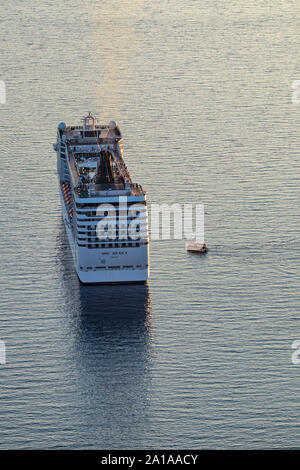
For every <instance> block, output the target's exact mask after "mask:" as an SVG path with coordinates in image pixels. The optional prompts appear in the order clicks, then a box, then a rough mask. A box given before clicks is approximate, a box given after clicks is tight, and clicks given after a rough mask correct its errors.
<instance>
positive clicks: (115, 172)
mask: <svg viewBox="0 0 300 470" xmlns="http://www.w3.org/2000/svg"><path fill="white" fill-rule="evenodd" d="M53 147H54V150H55V151H56V152H57V171H58V180H59V192H60V197H61V205H62V213H63V219H64V223H65V227H66V232H67V236H68V240H69V244H70V248H71V251H72V256H73V261H74V265H75V269H76V272H77V274H78V277H79V280H80V281H81V282H82V283H84V284H109V283H117V284H119V283H145V282H146V281H147V279H148V276H149V236H148V214H147V201H146V194H145V191H144V190H143V188H142V187H141V185H139V184H136V183H133V182H132V180H131V177H130V174H129V171H128V169H127V167H126V164H125V162H124V158H123V139H122V135H121V131H120V128H119V126H118V125H117V124H116V122H115V121H110V123H109V124H108V125H100V124H98V123H97V119H96V118H95V116H94V115H93V114H92V113H89V114H88V115H87V116H86V117H85V118H83V119H82V124H81V125H79V126H67V125H66V124H65V123H64V122H61V123H60V124H59V125H58V129H57V142H56V143H55V144H54V145H53Z"/></svg>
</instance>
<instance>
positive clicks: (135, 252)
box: [60, 190, 149, 284]
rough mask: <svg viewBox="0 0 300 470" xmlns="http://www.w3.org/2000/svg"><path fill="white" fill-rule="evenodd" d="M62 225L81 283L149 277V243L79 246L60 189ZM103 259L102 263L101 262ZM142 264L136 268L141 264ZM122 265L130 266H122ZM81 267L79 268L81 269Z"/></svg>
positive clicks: (131, 281)
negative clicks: (100, 247) (138, 244)
mask: <svg viewBox="0 0 300 470" xmlns="http://www.w3.org/2000/svg"><path fill="white" fill-rule="evenodd" d="M60 196H61V205H62V213H63V220H64V225H65V229H66V233H67V237H68V242H69V246H70V249H71V252H72V258H73V263H74V267H75V270H76V273H77V275H78V278H79V280H80V282H82V283H83V284H122V283H124V284H129V283H130V284H131V283H145V282H146V281H147V279H148V277H149V267H148V258H149V245H142V246H140V247H127V248H105V249H103V248H102V249H93V250H90V249H88V248H84V247H79V246H78V245H77V241H76V239H75V237H74V234H73V229H72V226H71V224H70V220H69V217H68V214H67V211H66V207H65V204H64V200H63V196H62V192H61V190H60ZM103 261H105V263H103ZM145 264H146V266H147V267H144V268H143V267H142V268H136V266H138V265H141V266H143V265H144V266H145ZM124 266H132V267H131V268H128V267H126V268H124ZM80 268H81V269H80Z"/></svg>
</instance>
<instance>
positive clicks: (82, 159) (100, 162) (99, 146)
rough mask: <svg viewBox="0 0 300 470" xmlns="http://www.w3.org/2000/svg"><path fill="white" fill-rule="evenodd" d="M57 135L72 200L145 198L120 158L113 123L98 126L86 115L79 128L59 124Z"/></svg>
mask: <svg viewBox="0 0 300 470" xmlns="http://www.w3.org/2000/svg"><path fill="white" fill-rule="evenodd" d="M58 134H59V140H60V142H61V145H62V146H63V147H65V150H66V154H67V161H68V166H69V170H70V175H71V179H72V183H73V184H72V186H73V188H74V193H75V197H76V198H80V199H81V198H84V199H86V198H95V197H101V198H102V197H112V196H135V197H136V196H144V195H145V192H144V191H143V189H142V187H141V186H140V185H138V184H135V183H133V182H132V180H131V177H130V174H129V171H128V169H127V167H126V164H125V162H124V159H123V141H122V135H121V132H120V129H119V126H118V125H117V124H116V123H115V122H114V121H111V122H110V123H109V124H108V125H98V124H97V121H96V118H95V117H94V116H93V115H92V114H91V113H89V114H88V116H86V117H85V118H84V119H83V124H82V125H81V126H70V127H67V126H66V125H65V124H64V123H61V124H59V126H58Z"/></svg>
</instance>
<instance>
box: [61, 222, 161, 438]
mask: <svg viewBox="0 0 300 470" xmlns="http://www.w3.org/2000/svg"><path fill="white" fill-rule="evenodd" d="M63 230H64V228H63V227H62V230H61V233H60V236H59V241H58V244H59V249H58V253H57V254H58V265H60V268H61V269H60V282H61V289H63V292H62V294H63V296H64V301H65V308H64V314H65V315H66V319H65V320H64V326H65V329H66V335H67V337H68V342H69V351H70V360H71V361H73V364H72V370H73V373H74V376H75V377H76V384H75V385H76V396H77V400H78V401H77V406H79V409H80V412H79V415H80V416H79V419H80V426H81V434H82V436H81V437H82V439H83V440H84V442H85V443H86V445H87V446H88V445H89V441H91V442H92V441H93V443H94V444H95V440H96V442H97V443H98V445H99V446H104V445H107V446H110V444H111V442H112V441H115V440H116V439H115V437H116V436H115V435H116V434H117V433H119V434H120V435H123V433H125V434H124V438H125V435H126V442H127V441H128V439H130V440H131V442H132V443H133V445H134V442H135V440H137V441H138V440H139V441H140V439H141V436H142V435H143V433H144V432H145V431H144V426H145V421H147V415H148V413H147V409H148V402H149V396H148V395H149V388H150V382H151V377H150V362H151V354H152V348H151V327H152V326H151V316H152V307H151V295H150V290H149V286H148V285H147V284H146V285H134V284H130V285H103V286H87V285H81V284H80V283H79V281H78V279H77V276H76V273H75V272H74V269H73V266H72V261H71V259H70V256H71V255H70V250H69V248H68V246H67V241H66V236H65V234H64V233H62V232H63ZM142 423H143V425H142ZM91 430H93V432H91ZM121 440H122V439H121Z"/></svg>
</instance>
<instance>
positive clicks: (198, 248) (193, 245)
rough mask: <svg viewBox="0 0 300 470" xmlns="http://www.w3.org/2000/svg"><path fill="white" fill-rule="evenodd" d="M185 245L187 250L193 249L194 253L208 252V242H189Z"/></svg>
mask: <svg viewBox="0 0 300 470" xmlns="http://www.w3.org/2000/svg"><path fill="white" fill-rule="evenodd" d="M185 247H186V250H187V251H192V252H194V253H206V252H207V246H206V243H197V242H187V243H186V245H185Z"/></svg>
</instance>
